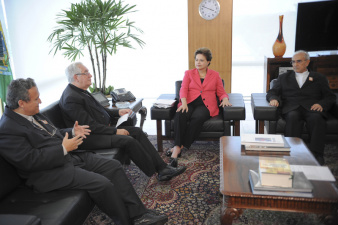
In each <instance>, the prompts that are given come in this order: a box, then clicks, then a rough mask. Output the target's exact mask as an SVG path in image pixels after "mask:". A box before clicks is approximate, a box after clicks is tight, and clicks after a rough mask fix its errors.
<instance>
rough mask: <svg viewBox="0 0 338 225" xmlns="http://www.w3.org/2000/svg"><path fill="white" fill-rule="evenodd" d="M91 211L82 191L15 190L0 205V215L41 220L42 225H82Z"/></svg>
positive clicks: (90, 201) (91, 203)
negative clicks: (15, 215) (30, 217)
mask: <svg viewBox="0 0 338 225" xmlns="http://www.w3.org/2000/svg"><path fill="white" fill-rule="evenodd" d="M93 207H94V203H93V201H92V200H91V199H90V197H89V195H88V193H87V192H85V191H82V190H65V191H52V192H48V193H36V192H34V191H33V190H32V189H30V188H27V187H20V188H17V189H16V190H15V191H14V192H12V193H10V194H9V195H8V196H7V197H5V198H4V199H3V200H2V201H1V203H0V214H27V215H35V216H36V217H38V218H40V219H41V221H42V224H43V225H67V224H72V225H76V224H78V225H81V224H83V222H84V221H85V219H86V218H87V216H88V214H89V213H90V212H91V210H92V209H93Z"/></svg>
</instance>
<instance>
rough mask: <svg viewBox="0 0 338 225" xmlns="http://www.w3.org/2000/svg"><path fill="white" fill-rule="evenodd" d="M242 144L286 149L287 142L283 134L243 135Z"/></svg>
mask: <svg viewBox="0 0 338 225" xmlns="http://www.w3.org/2000/svg"><path fill="white" fill-rule="evenodd" d="M241 144H242V145H261V146H271V147H284V146H285V141H284V138H283V136H282V135H281V134H242V135H241Z"/></svg>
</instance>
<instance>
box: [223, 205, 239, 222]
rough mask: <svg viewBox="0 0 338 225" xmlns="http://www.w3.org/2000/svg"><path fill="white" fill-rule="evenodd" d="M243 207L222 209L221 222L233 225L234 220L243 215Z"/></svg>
mask: <svg viewBox="0 0 338 225" xmlns="http://www.w3.org/2000/svg"><path fill="white" fill-rule="evenodd" d="M242 213H243V209H236V208H225V209H222V214H221V224H222V225H232V221H233V220H234V219H237V218H239V217H240V215H242Z"/></svg>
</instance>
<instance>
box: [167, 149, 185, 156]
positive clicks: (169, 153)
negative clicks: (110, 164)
mask: <svg viewBox="0 0 338 225" xmlns="http://www.w3.org/2000/svg"><path fill="white" fill-rule="evenodd" d="M181 153H182V150H181V152H180V154H178V155H177V157H181ZM172 154H173V153H172V152H171V149H169V150H167V152H166V153H165V155H166V156H168V157H171V155H172Z"/></svg>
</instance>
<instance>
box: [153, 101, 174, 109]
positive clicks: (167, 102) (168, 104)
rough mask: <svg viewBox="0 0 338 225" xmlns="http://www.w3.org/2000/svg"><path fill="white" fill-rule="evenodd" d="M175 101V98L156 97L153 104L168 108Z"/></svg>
mask: <svg viewBox="0 0 338 225" xmlns="http://www.w3.org/2000/svg"><path fill="white" fill-rule="evenodd" d="M175 102H176V100H175V99H157V100H156V102H154V106H155V107H157V108H169V107H172V106H173V105H174V103H175Z"/></svg>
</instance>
